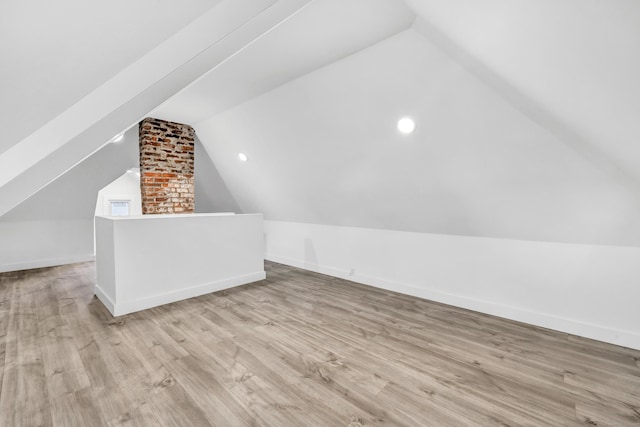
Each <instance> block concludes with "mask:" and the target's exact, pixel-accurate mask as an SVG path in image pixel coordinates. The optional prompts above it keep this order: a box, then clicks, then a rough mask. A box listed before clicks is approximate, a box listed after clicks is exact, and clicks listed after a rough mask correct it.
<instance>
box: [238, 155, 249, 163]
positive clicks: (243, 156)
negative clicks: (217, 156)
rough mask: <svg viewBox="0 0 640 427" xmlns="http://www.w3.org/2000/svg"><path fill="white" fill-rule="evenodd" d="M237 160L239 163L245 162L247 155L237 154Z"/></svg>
mask: <svg viewBox="0 0 640 427" xmlns="http://www.w3.org/2000/svg"><path fill="white" fill-rule="evenodd" d="M238 158H239V159H240V161H241V162H246V161H247V155H246V154H244V153H238Z"/></svg>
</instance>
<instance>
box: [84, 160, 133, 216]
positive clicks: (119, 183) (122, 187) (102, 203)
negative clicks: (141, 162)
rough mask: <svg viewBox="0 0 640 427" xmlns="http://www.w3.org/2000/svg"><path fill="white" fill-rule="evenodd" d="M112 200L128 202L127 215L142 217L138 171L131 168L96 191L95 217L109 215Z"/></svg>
mask: <svg viewBox="0 0 640 427" xmlns="http://www.w3.org/2000/svg"><path fill="white" fill-rule="evenodd" d="M112 200H116V201H117V200H125V201H129V215H132V216H133V215H142V199H141V196H140V169H139V168H132V169H130V170H128V171H127V172H125V173H124V174H123V175H122V176H121V177H119V178H118V179H116V180H115V181H113V182H112V183H111V184H109V185H107V186H106V187H104V188H103V189H101V190H100V191H98V198H97V201H96V211H95V214H96V216H101V215H111V209H110V208H111V205H110V202H111V201H112Z"/></svg>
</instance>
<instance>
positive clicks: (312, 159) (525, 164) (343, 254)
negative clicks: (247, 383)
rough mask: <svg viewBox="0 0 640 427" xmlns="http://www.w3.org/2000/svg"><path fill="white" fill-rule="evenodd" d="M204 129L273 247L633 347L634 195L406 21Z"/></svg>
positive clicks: (639, 209) (639, 225)
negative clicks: (408, 119) (259, 215)
mask: <svg viewBox="0 0 640 427" xmlns="http://www.w3.org/2000/svg"><path fill="white" fill-rule="evenodd" d="M403 115H410V116H413V117H414V118H415V119H416V121H417V126H418V128H417V131H416V132H415V133H414V134H413V135H410V136H402V135H399V134H398V133H397V132H396V130H395V122H396V120H397V119H398V118H399V117H401V116H403ZM247 124H250V126H249V125H247ZM194 127H195V129H196V132H197V133H198V135H199V136H200V138H201V139H202V141H203V144H204V146H205V148H206V149H207V151H208V152H209V153H210V155H211V157H212V160H213V161H214V163H215V164H216V165H217V166H218V169H219V171H220V173H221V175H222V177H223V178H224V180H225V182H227V184H228V185H229V188H230V190H231V193H232V194H233V195H234V197H235V199H236V200H237V202H238V204H239V206H240V208H241V209H243V210H244V211H247V212H264V214H265V220H266V221H265V235H266V248H267V249H266V250H267V258H268V259H272V260H275V261H279V262H284V263H287V264H291V265H297V266H301V267H304V268H309V269H312V270H317V271H322V272H324V273H328V274H333V275H336V276H340V277H346V278H351V279H352V280H356V281H361V282H363V283H368V284H372V285H375V286H380V287H385V288H388V289H394V290H398V291H401V292H406V293H411V294H414V295H418V296H426V297H430V298H433V299H436V300H440V301H442V302H446V303H451V304H454V305H461V306H465V307H467V308H471V309H476V310H480V311H485V312H490V313H494V314H497V315H500V316H504V317H508V318H512V319H516V320H522V321H525V322H529V323H534V324H538V325H542V326H546V327H550V328H554V329H558V330H563V331H566V332H570V333H576V334H579V335H584V336H591V337H594V338H596V339H601V340H604V341H609V342H615V343H618V344H622V345H627V346H635V347H640V314H638V312H637V310H635V308H634V307H631V306H630V305H629V304H628V301H635V300H637V299H638V298H640V291H639V290H638V289H636V288H637V287H633V286H630V283H637V282H638V281H640V272H639V271H637V268H635V267H634V265H640V250H639V249H638V248H637V247H634V246H640V205H639V204H638V200H637V198H636V195H635V193H634V191H632V189H630V188H627V187H625V186H624V185H621V183H620V182H618V181H616V180H615V179H614V178H612V177H610V176H608V175H607V174H606V173H604V172H603V171H602V170H601V169H600V168H599V167H598V165H594V164H592V163H590V162H589V161H588V160H587V159H585V158H584V157H582V156H580V154H579V153H576V152H575V151H573V150H572V148H571V147H570V146H568V145H567V144H565V143H564V142H563V141H562V140H559V139H558V138H556V137H555V136H554V135H553V134H552V133H550V132H548V131H547V130H546V129H545V128H542V127H541V126H539V125H538V124H537V123H536V122H534V121H533V120H531V119H530V118H528V117H527V116H526V115H524V114H523V113H521V112H520V111H519V110H518V109H516V108H514V107H513V106H512V105H511V104H509V102H507V101H506V100H505V99H503V98H502V97H501V96H500V94H499V93H496V92H494V91H493V90H492V89H491V88H490V87H488V86H487V85H485V84H484V83H483V82H482V81H481V80H479V79H478V78H477V77H476V76H475V75H474V74H473V73H471V72H469V70H467V69H465V68H463V67H461V66H460V65H458V64H457V63H456V62H455V61H453V60H452V59H451V58H450V57H449V56H448V55H447V53H446V52H445V51H442V50H441V49H440V48H439V47H438V46H436V45H434V44H433V43H432V42H431V41H430V40H428V39H426V38H425V37H424V36H423V35H421V34H419V33H417V32H416V31H414V30H409V31H405V32H403V33H401V34H399V35H397V36H394V37H391V38H389V39H387V40H385V41H383V42H381V43H379V44H377V45H375V46H372V47H370V48H368V49H365V50H363V51H361V52H359V53H357V54H355V55H352V56H350V57H347V58H345V59H343V60H341V61H339V62H336V63H334V64H332V65H330V66H327V67H324V68H322V69H320V70H318V71H316V72H314V73H311V74H308V75H306V76H304V77H302V78H299V79H297V80H294V81H292V82H290V83H288V84H286V85H283V86H281V87H279V88H277V89H275V90H273V91H271V92H269V93H267V94H264V95H262V96H260V97H257V98H254V99H253V100H251V101H249V102H246V103H244V104H242V105H240V106H238V107H236V108H233V109H230V110H227V111H226V112H224V113H222V114H219V115H217V116H214V117H212V118H211V119H209V120H206V121H203V122H201V123H196V124H195V126H194ZM214 141H215V143H214ZM238 152H244V153H246V154H247V156H248V157H249V161H247V162H246V163H240V162H238V161H237V153H238ZM446 235H449V236H448V237H451V239H449V240H447V239H445V241H446V245H447V246H446V248H445V247H442V246H441V245H442V244H443V243H442V242H443V239H444V237H446ZM456 236H457V237H456ZM454 237H455V238H454ZM537 242H540V243H539V244H540V245H541V246H536V245H538V243H537ZM541 248H542V249H541ZM361 254H366V255H362V256H360V255H361ZM456 254H459V255H458V256H455V255H456ZM506 255H509V256H506ZM431 263H432V264H431ZM605 278H606V281H605V280H604V279H605ZM612 295H616V297H615V298H613V297H612Z"/></svg>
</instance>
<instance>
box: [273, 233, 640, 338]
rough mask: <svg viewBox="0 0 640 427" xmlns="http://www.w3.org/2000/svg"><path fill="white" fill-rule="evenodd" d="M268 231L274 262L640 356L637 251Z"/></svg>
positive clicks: (443, 237)
mask: <svg viewBox="0 0 640 427" xmlns="http://www.w3.org/2000/svg"><path fill="white" fill-rule="evenodd" d="M264 227H265V236H266V237H265V242H266V258H267V259H269V260H272V261H276V262H282V263H285V264H289V265H293V266H297V267H301V268H305V269H308V270H313V271H318V272H320V273H324V274H329V275H332V276H336V277H342V278H346V279H349V280H353V281H356V282H360V283H365V284H369V285H372V286H377V287H380V288H384V289H389V290H393V291H397V292H402V293H406V294H409V295H415V296H418V297H422V298H427V299H430V300H434V301H439V302H443V303H446V304H451V305H455V306H458V307H464V308H468V309H471V310H476V311H480V312H484V313H489V314H494V315H497V316H501V317H505V318H508V319H513V320H518V321H522V322H526V323H530V324H534V325H538V326H543V327H546V328H550V329H555V330H559V331H563V332H567V333H571V334H575V335H580V336H585V337H588V338H593V339H597V340H601V341H605V342H610V343H613V344H618V345H623V346H626V347H631V348H636V349H640V310H638V304H637V303H638V301H639V300H640V288H639V287H638V283H640V268H638V266H640V248H633V247H616V246H602V245H579V244H566V243H551V242H531V241H523V240H512V239H492V238H482V237H470V236H451V235H442V234H427V233H413V232H399V231H390V230H375V229H367V228H356V227H336V226H328V225H317V224H303V223H294V222H282V221H269V220H266V221H265V223H264Z"/></svg>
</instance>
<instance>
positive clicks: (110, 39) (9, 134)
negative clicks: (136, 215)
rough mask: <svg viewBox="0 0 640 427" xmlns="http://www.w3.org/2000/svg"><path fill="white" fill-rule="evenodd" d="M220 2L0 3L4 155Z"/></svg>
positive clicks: (12, 0)
mask: <svg viewBox="0 0 640 427" xmlns="http://www.w3.org/2000/svg"><path fill="white" fill-rule="evenodd" d="M217 3H219V1H211V0H185V1H180V2H172V1H157V0H136V1H133V2H132V1H127V0H111V1H108V2H87V1H83V0H64V1H55V2H53V1H46V0H37V1H20V0H6V1H2V2H0V58H2V64H3V65H2V67H0V93H1V94H2V96H0V126H1V127H2V129H3V137H2V138H0V153H2V152H4V151H6V150H7V149H8V148H9V147H10V146H11V145H13V144H15V143H16V142H17V141H20V140H22V139H23V138H25V137H27V136H28V135H29V134H30V133H32V132H34V131H35V130H37V129H38V128H39V127H41V126H42V125H44V124H45V123H46V122H48V121H50V120H51V119H53V118H54V117H55V116H56V115H58V114H60V112H62V111H64V110H66V109H67V108H69V107H70V106H71V105H73V104H75V103H76V102H78V101H79V100H80V99H81V98H82V97H84V96H86V95H87V94H89V93H90V92H91V91H92V90H94V89H95V88H96V87H98V86H100V85H101V84H103V83H104V82H106V81H107V80H108V79H109V78H111V77H113V76H114V75H115V74H116V73H118V72H119V71H121V70H122V69H123V68H125V67H126V66H128V65H130V64H131V63H133V62H135V61H136V60H137V59H139V58H140V57H142V56H143V55H144V54H146V53H147V52H148V51H150V50H151V49H153V48H155V47H156V46H158V45H159V44H160V43H162V42H163V41H165V40H166V39H168V38H169V37H170V36H171V35H173V34H174V33H176V32H177V31H178V30H180V29H181V28H183V27H184V26H186V25H187V24H189V23H190V22H191V21H193V20H195V19H196V18H197V17H198V16H200V15H201V14H203V13H204V12H206V11H207V10H208V9H211V8H213V7H214V6H215V5H216V4H217Z"/></svg>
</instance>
